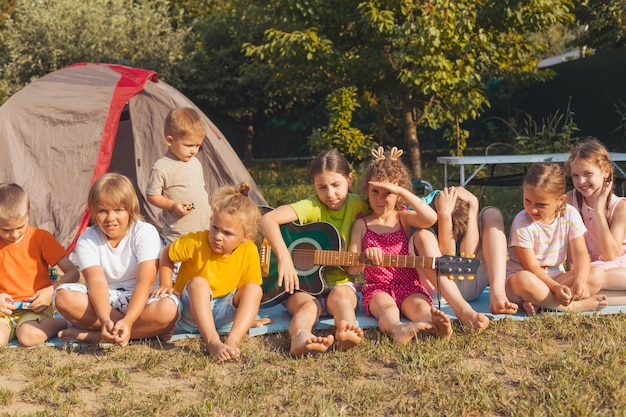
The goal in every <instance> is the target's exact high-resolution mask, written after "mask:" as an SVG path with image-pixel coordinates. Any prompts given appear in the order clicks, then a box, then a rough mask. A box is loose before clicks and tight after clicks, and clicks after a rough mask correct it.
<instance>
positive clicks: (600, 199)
mask: <svg viewBox="0 0 626 417" xmlns="http://www.w3.org/2000/svg"><path fill="white" fill-rule="evenodd" d="M612 193H613V181H611V180H609V179H607V180H605V181H604V182H603V183H602V188H601V189H600V192H599V193H597V194H595V195H594V200H595V204H596V208H597V207H606V200H607V199H609V198H611V194H612Z"/></svg>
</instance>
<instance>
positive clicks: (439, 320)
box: [430, 307, 452, 339]
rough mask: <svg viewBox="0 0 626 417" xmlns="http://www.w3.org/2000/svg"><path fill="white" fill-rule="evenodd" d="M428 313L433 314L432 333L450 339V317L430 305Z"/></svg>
mask: <svg viewBox="0 0 626 417" xmlns="http://www.w3.org/2000/svg"><path fill="white" fill-rule="evenodd" d="M430 313H431V314H432V316H433V319H432V320H433V325H434V327H433V334H434V335H435V336H437V337H441V338H446V339H450V337H451V336H452V323H451V322H450V317H448V315H447V314H446V313H444V312H443V311H441V310H437V309H436V308H435V307H431V309H430Z"/></svg>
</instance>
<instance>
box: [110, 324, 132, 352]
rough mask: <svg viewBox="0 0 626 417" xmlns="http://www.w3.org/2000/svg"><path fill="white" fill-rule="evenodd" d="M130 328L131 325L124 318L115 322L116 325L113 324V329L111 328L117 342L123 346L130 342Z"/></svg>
mask: <svg viewBox="0 0 626 417" xmlns="http://www.w3.org/2000/svg"><path fill="white" fill-rule="evenodd" d="M130 330H131V326H129V325H128V324H127V323H126V321H125V320H124V319H121V320H120V321H118V322H117V323H115V326H113V329H112V330H111V334H112V335H113V340H115V343H117V344H118V345H120V346H122V347H123V346H126V345H128V342H129V341H130Z"/></svg>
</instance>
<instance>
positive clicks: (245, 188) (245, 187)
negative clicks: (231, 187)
mask: <svg viewBox="0 0 626 417" xmlns="http://www.w3.org/2000/svg"><path fill="white" fill-rule="evenodd" d="M237 192H238V193H240V194H242V195H244V196H246V197H248V193H250V184H249V183H248V182H246V181H242V182H240V183H239V185H237Z"/></svg>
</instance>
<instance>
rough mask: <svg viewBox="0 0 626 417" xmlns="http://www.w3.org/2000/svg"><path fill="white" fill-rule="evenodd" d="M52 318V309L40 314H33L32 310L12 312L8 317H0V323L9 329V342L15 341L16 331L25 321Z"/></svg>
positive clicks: (39, 320) (49, 308)
mask: <svg viewBox="0 0 626 417" xmlns="http://www.w3.org/2000/svg"><path fill="white" fill-rule="evenodd" d="M48 317H54V308H52V307H48V308H46V309H45V310H44V311H43V312H41V313H35V312H34V311H32V310H28V309H26V310H14V311H13V314H11V315H10V316H4V317H0V323H4V324H5V325H7V326H8V327H9V332H10V334H9V340H13V339H15V333H16V332H17V329H18V328H19V327H20V326H21V325H22V324H24V323H26V322H27V321H38V322H41V320H43V319H46V318H48Z"/></svg>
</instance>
